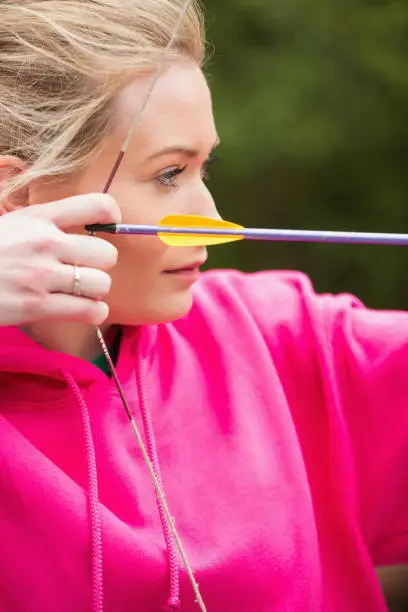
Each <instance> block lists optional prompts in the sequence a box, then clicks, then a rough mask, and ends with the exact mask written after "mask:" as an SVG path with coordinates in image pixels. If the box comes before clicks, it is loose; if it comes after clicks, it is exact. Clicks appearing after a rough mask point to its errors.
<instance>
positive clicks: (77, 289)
mask: <svg viewBox="0 0 408 612" xmlns="http://www.w3.org/2000/svg"><path fill="white" fill-rule="evenodd" d="M73 268H74V290H73V292H72V293H73V295H77V296H80V295H81V287H80V282H81V273H80V271H79V268H78V266H77V265H74V266H73Z"/></svg>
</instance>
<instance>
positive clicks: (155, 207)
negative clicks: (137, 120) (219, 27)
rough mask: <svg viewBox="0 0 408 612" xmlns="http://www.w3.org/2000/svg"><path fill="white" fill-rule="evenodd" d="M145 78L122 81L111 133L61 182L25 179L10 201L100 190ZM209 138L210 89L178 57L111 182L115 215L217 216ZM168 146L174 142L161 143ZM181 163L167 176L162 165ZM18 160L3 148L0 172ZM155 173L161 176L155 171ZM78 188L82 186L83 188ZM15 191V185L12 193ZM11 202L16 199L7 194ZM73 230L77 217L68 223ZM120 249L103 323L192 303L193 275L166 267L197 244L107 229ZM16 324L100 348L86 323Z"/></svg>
mask: <svg viewBox="0 0 408 612" xmlns="http://www.w3.org/2000/svg"><path fill="white" fill-rule="evenodd" d="M149 84H150V78H140V77H139V78H136V79H135V80H134V81H133V82H131V83H130V84H129V85H128V86H127V87H126V89H124V90H123V91H122V92H121V93H120V95H119V96H118V99H117V100H116V105H115V109H114V112H115V113H116V117H117V122H116V127H115V129H114V131H113V133H112V134H111V135H110V136H109V137H108V138H106V140H105V141H104V142H103V143H102V148H101V149H100V150H99V152H98V153H97V154H95V155H94V157H93V158H92V159H91V161H90V163H89V166H88V168H87V169H86V171H85V172H83V173H82V175H81V176H80V177H77V178H76V179H74V180H72V179H71V178H70V180H69V182H68V181H67V183H66V184H65V185H64V184H61V183H59V184H57V183H54V184H53V183H50V182H47V184H45V183H43V184H41V183H37V184H34V185H31V186H30V187H29V189H28V190H27V193H26V194H25V196H24V201H19V202H18V206H31V205H38V204H43V203H48V202H51V201H55V200H61V199H63V198H67V197H69V196H73V195H80V194H89V193H96V192H100V191H102V188H103V184H104V181H105V180H106V178H107V177H108V175H109V173H110V170H111V168H112V166H113V164H114V162H115V160H116V157H117V155H118V152H119V150H120V148H121V146H122V144H123V141H124V139H125V137H126V135H127V132H128V130H129V126H130V125H131V123H132V120H133V119H134V117H135V116H136V114H137V112H138V110H139V108H140V107H141V105H142V103H143V100H144V98H145V96H146V93H147V90H148V87H149ZM217 144H218V136H217V132H216V128H215V123H214V117H213V110H212V101H211V94H210V91H209V88H208V85H207V82H206V80H205V77H204V75H203V73H202V71H201V69H200V68H199V67H198V66H197V65H196V64H195V63H193V62H191V61H187V60H179V61H177V62H175V63H173V64H172V65H170V66H169V67H168V68H167V70H166V71H165V72H164V73H163V74H162V75H161V77H160V78H159V79H158V82H157V84H156V87H155V88H154V90H153V93H152V95H151V97H150V100H149V103H148V105H147V109H146V112H145V114H144V116H143V120H142V122H141V124H140V126H139V128H138V130H137V132H136V134H135V136H134V138H133V140H132V142H131V145H130V147H129V149H128V151H127V154H126V156H125V158H124V161H123V163H122V165H121V168H120V170H119V172H118V174H117V176H116V178H115V180H114V182H113V184H112V186H111V189H110V194H111V196H112V197H113V198H114V199H115V200H116V202H117V204H118V206H119V208H120V211H121V215H122V221H123V222H124V223H142V224H156V223H158V222H159V221H160V220H161V219H162V218H163V217H164V216H165V215H167V214H170V213H181V214H196V215H205V216H209V217H218V213H217V210H216V207H215V204H214V201H213V198H212V196H211V194H210V192H209V190H208V188H207V186H206V184H205V181H204V177H203V174H204V169H205V164H206V161H207V160H208V158H209V156H210V154H211V151H212V150H213V148H214V147H215V146H216V145H217ZM173 148H174V149H177V150H175V151H173V152H171V151H167V152H164V150H168V149H173ZM181 168H185V169H184V171H183V172H182V174H179V175H178V176H176V177H174V178H171V177H170V176H168V175H166V174H165V173H166V172H167V173H168V172H169V171H172V170H174V169H181ZM5 170H6V171H8V172H9V173H13V172H15V171H19V170H21V161H20V160H16V159H13V158H7V160H6V159H5V158H3V176H4V177H7V172H5ZM160 177H161V179H160ZM84 197H86V196H84ZM20 198H21V195H20ZM13 207H14V208H15V204H13ZM69 232H72V233H77V234H81V233H83V232H84V230H83V227H82V226H80V227H76V228H70V229H69ZM103 238H105V239H106V240H108V241H110V242H111V243H112V244H113V245H114V246H115V247H116V248H117V249H118V253H119V257H118V263H117V265H116V266H115V267H114V268H113V269H112V270H111V273H110V275H111V279H112V285H111V290H110V292H109V295H108V297H107V298H106V300H105V301H106V302H107V304H108V306H109V311H110V314H109V318H108V319H107V322H106V323H105V331H106V328H107V327H108V326H109V325H112V324H121V325H129V324H131V325H139V324H147V323H157V322H164V321H170V320H174V319H177V318H179V317H182V316H184V315H185V314H186V313H187V312H188V311H189V310H190V308H191V305H192V291H191V289H192V284H191V282H189V281H187V280H186V279H183V278H180V277H175V276H172V275H169V274H167V273H166V272H165V271H166V270H170V269H175V268H181V267H185V266H188V265H190V264H192V263H195V262H200V263H204V261H205V260H206V257H207V253H206V250H205V249H204V248H203V247H188V248H187V247H186V248H184V247H177V248H175V247H167V246H165V245H164V244H163V243H162V242H161V241H160V240H159V239H158V238H157V237H154V236H143V237H125V236H108V235H103ZM25 330H26V331H27V333H29V334H30V335H31V336H32V337H34V338H35V339H36V340H37V341H38V342H40V343H41V344H43V345H44V346H46V347H47V348H49V349H52V350H58V351H63V352H67V353H70V354H73V355H77V356H79V357H84V358H91V357H92V356H93V355H95V353H97V352H99V347H98V344H97V341H96V340H95V331H94V327H93V326H91V325H86V324H74V323H69V322H66V321H53V322H49V321H47V322H46V323H44V322H37V323H33V324H29V325H26V326H25Z"/></svg>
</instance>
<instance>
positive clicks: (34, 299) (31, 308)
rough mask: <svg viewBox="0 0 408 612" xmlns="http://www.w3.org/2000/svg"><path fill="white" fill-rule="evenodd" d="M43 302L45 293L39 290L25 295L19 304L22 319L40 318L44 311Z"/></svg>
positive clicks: (44, 301) (44, 302)
mask: <svg viewBox="0 0 408 612" xmlns="http://www.w3.org/2000/svg"><path fill="white" fill-rule="evenodd" d="M45 304H46V299H45V295H44V294H42V293H40V292H37V293H29V294H27V295H25V296H24V297H23V300H22V304H21V311H22V316H23V319H26V320H28V321H33V320H35V319H40V318H41V317H42V316H43V315H44V313H45Z"/></svg>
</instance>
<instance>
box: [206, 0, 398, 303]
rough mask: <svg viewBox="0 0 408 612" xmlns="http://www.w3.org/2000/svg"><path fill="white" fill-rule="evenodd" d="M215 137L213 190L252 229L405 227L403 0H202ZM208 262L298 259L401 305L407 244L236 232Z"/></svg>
mask: <svg viewBox="0 0 408 612" xmlns="http://www.w3.org/2000/svg"><path fill="white" fill-rule="evenodd" d="M204 4H205V9H206V13H207V33H208V38H209V41H210V43H211V46H212V45H214V51H211V46H210V58H209V62H208V65H207V74H208V76H209V80H210V84H211V87H212V91H213V98H214V107H215V115H216V120H217V126H218V130H219V134H220V137H221V140H222V144H221V145H220V147H219V150H218V151H217V155H219V157H220V160H219V162H218V163H217V164H215V165H214V166H212V167H211V179H210V188H211V190H212V192H213V194H214V196H215V200H216V202H217V205H218V208H219V210H220V212H221V214H222V215H223V216H224V217H225V218H226V219H229V220H231V221H236V222H239V223H242V224H244V225H247V226H252V227H254V226H255V227H282V228H298V229H329V230H366V231H390V232H394V231H395V232H408V206H407V199H408V198H407V196H408V163H407V161H408V160H407V153H408V122H407V112H408V62H407V58H408V55H407V51H408V35H407V34H408V1H407V0H398V1H386V0H383V1H380V0H353V1H350V0H331V1H329V0H204ZM210 264H211V267H237V268H239V269H241V270H245V271H253V270H259V269H269V268H275V269H296V270H302V271H303V272H305V273H307V274H308V275H309V276H310V277H311V279H312V281H313V283H314V286H315V288H316V289H317V290H318V291H319V292H320V291H329V292H340V291H348V292H352V293H354V294H356V295H358V296H359V297H360V298H361V299H362V300H363V301H364V302H365V303H366V304H367V305H368V306H370V307H376V308H405V309H406V308H408V290H407V287H408V274H407V272H406V270H407V266H408V248H407V247H389V246H358V245H354V246H348V245H345V246H342V245H318V244H316V245H315V244H293V243H292V244H290V243H286V244H285V243H266V242H263V243H261V242H252V241H246V242H240V243H235V244H232V245H226V246H222V247H221V246H220V247H218V248H214V249H211V251H210Z"/></svg>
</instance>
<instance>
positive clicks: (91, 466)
mask: <svg viewBox="0 0 408 612" xmlns="http://www.w3.org/2000/svg"><path fill="white" fill-rule="evenodd" d="M62 374H63V376H64V378H65V380H66V382H67V384H68V386H69V387H70V389H71V391H72V393H73V395H74V397H75V399H76V402H77V404H78V405H79V408H80V410H81V421H82V432H83V434H84V441H85V451H86V461H87V468H88V512H89V519H90V523H91V557H92V612H103V564H102V563H103V552H102V518H101V510H100V506H99V495H98V471H97V467H96V457H95V446H94V442H93V436H92V427H91V420H90V418H89V410H88V406H87V405H86V402H85V399H84V398H83V396H82V394H81V391H80V390H79V388H78V385H77V384H76V382H75V380H74V379H73V377H72V376H71V374H70V373H69V372H66V371H62Z"/></svg>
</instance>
